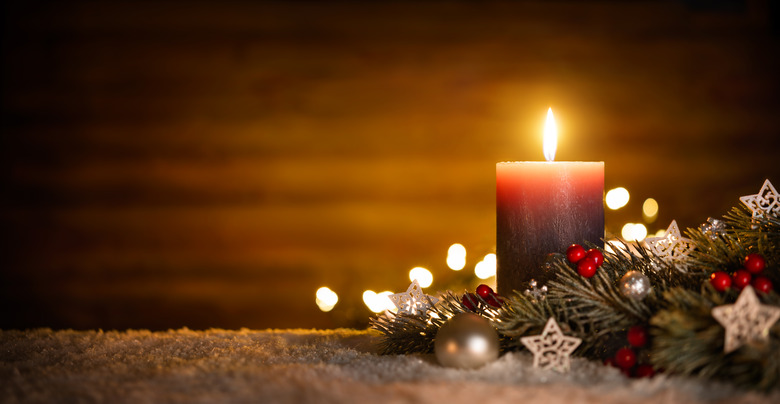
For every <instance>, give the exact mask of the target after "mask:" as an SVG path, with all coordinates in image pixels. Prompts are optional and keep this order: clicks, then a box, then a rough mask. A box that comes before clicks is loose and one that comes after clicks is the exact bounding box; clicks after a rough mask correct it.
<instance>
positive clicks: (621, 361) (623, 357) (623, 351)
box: [615, 348, 636, 370]
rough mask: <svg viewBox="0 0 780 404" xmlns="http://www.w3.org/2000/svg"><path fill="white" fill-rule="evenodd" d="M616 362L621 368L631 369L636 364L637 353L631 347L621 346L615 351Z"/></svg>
mask: <svg viewBox="0 0 780 404" xmlns="http://www.w3.org/2000/svg"><path fill="white" fill-rule="evenodd" d="M615 364H616V365H618V366H620V368H621V369H624V370H625V369H631V367H632V366H634V365H635V364H636V354H635V353H634V351H632V350H631V348H620V349H618V351H617V352H616V353H615Z"/></svg>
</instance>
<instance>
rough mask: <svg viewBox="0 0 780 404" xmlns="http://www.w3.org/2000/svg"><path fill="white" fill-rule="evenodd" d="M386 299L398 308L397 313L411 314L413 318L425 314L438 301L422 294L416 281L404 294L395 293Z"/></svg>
mask: <svg viewBox="0 0 780 404" xmlns="http://www.w3.org/2000/svg"><path fill="white" fill-rule="evenodd" d="M388 298H390V301H392V302H393V304H394V305H395V307H397V308H398V313H404V314H411V315H413V316H416V315H421V314H425V313H426V312H427V311H428V309H430V308H431V307H433V305H434V304H436V302H438V301H439V299H437V298H435V297H433V296H428V295H426V294H425V293H423V291H422V287H420V283H419V282H417V279H415V280H413V281H412V284H411V285H409V288H408V289H406V292H403V293H396V294H393V295H390V296H388Z"/></svg>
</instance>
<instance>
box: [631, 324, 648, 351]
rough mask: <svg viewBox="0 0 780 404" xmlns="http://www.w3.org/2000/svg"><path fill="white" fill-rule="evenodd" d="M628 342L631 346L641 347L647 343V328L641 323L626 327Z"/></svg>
mask: <svg viewBox="0 0 780 404" xmlns="http://www.w3.org/2000/svg"><path fill="white" fill-rule="evenodd" d="M627 338H628V343H629V344H631V346H633V347H637V348H639V347H643V346H645V345H646V344H647V330H646V329H645V327H642V326H641V325H635V326H633V327H631V328H629V329H628V335H627Z"/></svg>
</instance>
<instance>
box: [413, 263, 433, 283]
mask: <svg viewBox="0 0 780 404" xmlns="http://www.w3.org/2000/svg"><path fill="white" fill-rule="evenodd" d="M415 279H417V282H419V283H420V287H423V288H427V287H428V286H431V284H432V283H433V274H432V273H431V271H429V270H427V269H425V268H423V267H414V268H412V270H411V271H409V280H410V281H414V280H415Z"/></svg>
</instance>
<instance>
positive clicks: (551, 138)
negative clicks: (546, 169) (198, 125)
mask: <svg viewBox="0 0 780 404" xmlns="http://www.w3.org/2000/svg"><path fill="white" fill-rule="evenodd" d="M557 147H558V127H557V126H556V125H555V118H554V117H553V112H552V108H550V109H548V110H547V121H546V122H545V123H544V143H543V146H542V148H543V150H544V158H545V160H547V161H554V160H555V149H556V148H557Z"/></svg>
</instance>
